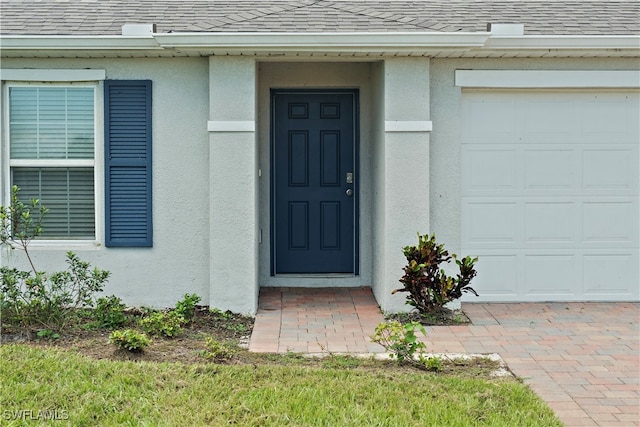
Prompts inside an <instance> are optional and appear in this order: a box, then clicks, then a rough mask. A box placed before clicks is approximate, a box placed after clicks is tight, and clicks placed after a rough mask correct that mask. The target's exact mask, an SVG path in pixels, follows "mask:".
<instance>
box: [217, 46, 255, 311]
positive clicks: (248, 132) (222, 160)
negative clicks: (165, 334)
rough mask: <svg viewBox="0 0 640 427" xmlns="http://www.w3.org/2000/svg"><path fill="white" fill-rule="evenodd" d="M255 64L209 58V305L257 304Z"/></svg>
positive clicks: (241, 307) (246, 307) (237, 307)
mask: <svg viewBox="0 0 640 427" xmlns="http://www.w3.org/2000/svg"><path fill="white" fill-rule="evenodd" d="M256 117H257V114H256V63H255V60H254V59H251V58H242V57H210V58H209V122H208V130H209V144H210V146H209V203H210V205H209V206H210V211H209V224H210V230H209V232H210V235H209V247H210V253H209V260H208V261H209V263H210V276H209V281H210V300H209V305H210V306H211V307H216V308H219V309H221V310H231V311H233V312H236V313H244V314H254V313H255V312H256V310H257V307H258V291H259V286H258V237H257V236H258V222H257V220H258V186H257V183H258V177H257V166H256V165H257V143H256Z"/></svg>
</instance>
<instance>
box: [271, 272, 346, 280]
mask: <svg viewBox="0 0 640 427" xmlns="http://www.w3.org/2000/svg"><path fill="white" fill-rule="evenodd" d="M272 277H276V278H283V279H287V278H292V279H304V278H310V279H322V278H326V279H336V278H338V279H339V278H350V277H358V275H357V274H353V273H299V274H295V273H285V274H274V275H273V276H272Z"/></svg>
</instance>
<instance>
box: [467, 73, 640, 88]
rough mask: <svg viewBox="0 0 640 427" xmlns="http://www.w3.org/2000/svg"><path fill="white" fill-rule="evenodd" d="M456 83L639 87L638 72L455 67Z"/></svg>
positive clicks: (489, 86) (500, 85)
mask: <svg viewBox="0 0 640 427" xmlns="http://www.w3.org/2000/svg"><path fill="white" fill-rule="evenodd" d="M455 85H456V86H459V87H474V88H518V89H528V88H532V89H533V88H640V71H639V70H624V71H610V70H603V71H591V70H588V71H586V70H571V71H564V70H563V71H556V70H456V72H455Z"/></svg>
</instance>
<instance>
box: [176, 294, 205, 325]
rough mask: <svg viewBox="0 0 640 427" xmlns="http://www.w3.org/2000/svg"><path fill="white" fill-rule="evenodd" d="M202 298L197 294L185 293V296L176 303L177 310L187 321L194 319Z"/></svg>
mask: <svg viewBox="0 0 640 427" xmlns="http://www.w3.org/2000/svg"><path fill="white" fill-rule="evenodd" d="M201 300H202V298H200V297H199V296H198V295H196V294H184V297H183V298H182V299H181V300H180V301H178V302H177V303H176V308H175V310H174V311H175V312H176V313H178V314H179V315H180V316H182V317H183V318H184V319H185V322H187V323H189V322H191V320H193V316H194V315H195V309H196V305H197V304H198V303H199V302H200V301H201Z"/></svg>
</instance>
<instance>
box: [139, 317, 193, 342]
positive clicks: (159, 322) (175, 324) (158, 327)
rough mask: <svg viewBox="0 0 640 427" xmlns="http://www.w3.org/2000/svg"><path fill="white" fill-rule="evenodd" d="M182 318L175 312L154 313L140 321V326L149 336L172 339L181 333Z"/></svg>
mask: <svg viewBox="0 0 640 427" xmlns="http://www.w3.org/2000/svg"><path fill="white" fill-rule="evenodd" d="M184 323H185V320H184V317H182V316H180V314H178V313H177V312H175V311H155V312H153V313H151V314H149V315H148V316H147V317H144V318H142V319H140V326H142V328H143V329H144V330H145V332H147V333H148V334H150V335H164V336H165V337H169V338H174V337H176V336H178V335H180V334H181V333H182V325H183V324H184Z"/></svg>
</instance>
